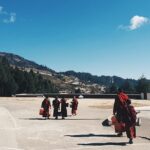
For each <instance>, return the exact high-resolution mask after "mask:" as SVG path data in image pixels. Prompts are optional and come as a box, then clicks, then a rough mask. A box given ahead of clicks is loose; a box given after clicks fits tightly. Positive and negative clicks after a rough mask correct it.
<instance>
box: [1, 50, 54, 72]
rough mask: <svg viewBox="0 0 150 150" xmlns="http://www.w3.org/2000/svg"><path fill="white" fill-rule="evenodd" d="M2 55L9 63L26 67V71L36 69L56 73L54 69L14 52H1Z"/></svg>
mask: <svg viewBox="0 0 150 150" xmlns="http://www.w3.org/2000/svg"><path fill="white" fill-rule="evenodd" d="M0 56H2V57H5V58H6V59H7V60H8V62H9V64H10V65H11V66H13V67H18V68H22V69H25V70H26V71H28V70H30V69H33V70H34V71H40V72H45V73H55V71H54V70H52V69H49V68H48V67H46V66H43V65H39V64H37V63H35V62H33V61H30V60H27V59H25V58H23V57H21V56H18V55H15V54H12V53H5V52H0Z"/></svg>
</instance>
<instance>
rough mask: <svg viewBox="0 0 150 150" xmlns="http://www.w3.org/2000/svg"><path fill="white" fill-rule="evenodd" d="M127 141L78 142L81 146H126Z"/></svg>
mask: <svg viewBox="0 0 150 150" xmlns="http://www.w3.org/2000/svg"><path fill="white" fill-rule="evenodd" d="M126 144H127V143H126V142H106V143H87V144H78V145H81V146H126Z"/></svg>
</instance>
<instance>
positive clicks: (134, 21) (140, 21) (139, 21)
mask: <svg viewBox="0 0 150 150" xmlns="http://www.w3.org/2000/svg"><path fill="white" fill-rule="evenodd" d="M148 22H149V19H148V18H147V17H143V16H133V17H132V18H131V20H130V26H129V29H130V30H136V29H138V28H140V27H141V26H142V25H144V24H146V23H148Z"/></svg>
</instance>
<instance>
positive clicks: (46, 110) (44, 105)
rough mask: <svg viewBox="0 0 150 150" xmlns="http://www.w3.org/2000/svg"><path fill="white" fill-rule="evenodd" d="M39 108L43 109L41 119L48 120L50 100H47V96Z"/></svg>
mask: <svg viewBox="0 0 150 150" xmlns="http://www.w3.org/2000/svg"><path fill="white" fill-rule="evenodd" d="M41 108H43V109H44V111H43V117H45V119H46V118H47V119H49V117H50V112H49V110H50V109H51V103H50V100H49V99H48V96H45V99H44V100H43V101H42V104H41Z"/></svg>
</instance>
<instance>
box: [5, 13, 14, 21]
mask: <svg viewBox="0 0 150 150" xmlns="http://www.w3.org/2000/svg"><path fill="white" fill-rule="evenodd" d="M15 21H16V13H10V16H9V18H8V19H4V20H3V22H4V23H14V22H15Z"/></svg>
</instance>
